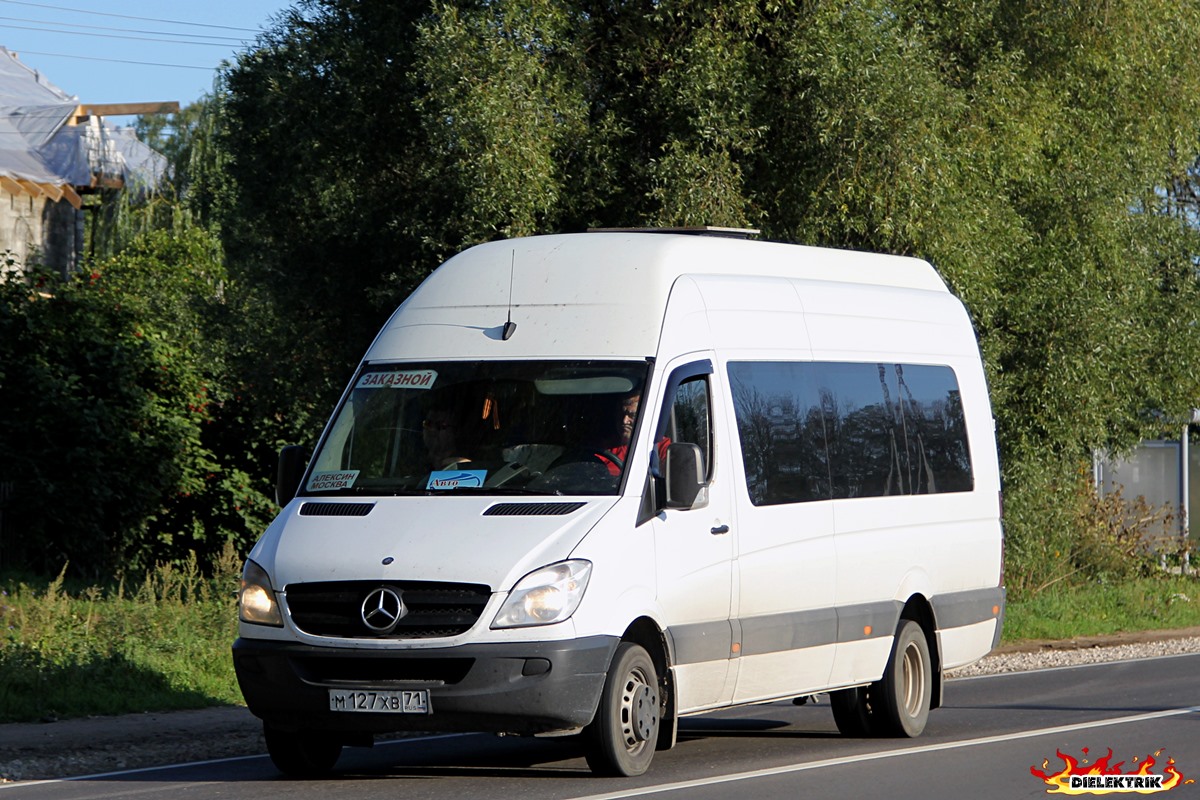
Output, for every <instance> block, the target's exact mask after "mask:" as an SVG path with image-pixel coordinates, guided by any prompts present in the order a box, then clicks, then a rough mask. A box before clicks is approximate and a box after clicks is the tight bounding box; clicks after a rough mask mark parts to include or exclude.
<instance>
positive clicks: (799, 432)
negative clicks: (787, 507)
mask: <svg viewBox="0 0 1200 800" xmlns="http://www.w3.org/2000/svg"><path fill="white" fill-rule="evenodd" d="M815 366H817V365H813V364H807V363H795V362H773V361H743V362H735V363H732V364H730V365H729V380H730V386H731V390H732V393H733V407H734V412H735V414H736V415H737V429H738V439H739V440H740V441H741V445H742V460H743V463H744V465H745V468H746V489H747V491H748V492H749V493H750V501H751V502H752V503H754V505H756V506H764V505H777V504H780V503H805V502H810V501H812V500H827V499H828V498H829V496H830V480H831V476H830V471H829V469H830V465H829V451H828V449H827V446H826V438H827V435H828V434H827V429H828V428H829V427H830V426H831V425H833V424H834V422H835V421H836V418H837V415H838V414H839V408H838V405H837V397H836V396H834V395H832V394H831V393H829V392H828V391H825V390H823V389H822V387H821V385H820V382H819V381H817V380H815V379H814V378H815V376H814V375H813V374H812V373H813V369H814V367H815Z"/></svg>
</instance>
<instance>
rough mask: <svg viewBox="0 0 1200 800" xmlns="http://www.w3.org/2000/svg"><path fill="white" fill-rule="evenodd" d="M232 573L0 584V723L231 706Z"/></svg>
mask: <svg viewBox="0 0 1200 800" xmlns="http://www.w3.org/2000/svg"><path fill="white" fill-rule="evenodd" d="M239 568H240V563H239V560H238V558H237V556H236V554H234V553H232V552H229V553H228V554H227V556H226V557H225V558H223V559H222V563H221V564H219V565H218V566H217V568H216V570H215V573H216V574H215V575H214V576H212V577H205V576H204V575H202V574H201V572H200V570H199V568H198V567H197V565H195V564H194V563H193V564H190V565H185V566H184V567H160V568H159V569H157V570H155V571H154V573H153V574H151V575H149V576H148V577H147V578H146V579H145V580H143V581H142V583H141V584H139V585H137V586H136V587H135V588H132V589H130V588H128V587H127V586H126V585H125V584H123V583H118V584H117V585H116V586H113V587H110V588H96V587H90V588H82V589H79V590H69V589H67V588H64V585H63V584H64V582H63V579H62V577H61V576H60V577H59V578H57V579H55V580H52V581H43V582H41V583H40V584H38V583H34V584H32V585H31V584H29V583H23V582H17V581H16V580H8V581H5V580H4V579H2V578H0V722H27V721H36V720H42V719H57V718H66V717H81V716H89V715H97V714H121V713H130V712H142V711H168V710H173V709H184V708H205V707H209V706H215V705H226V704H237V703H241V702H242V699H241V694H240V693H239V691H238V688H237V681H236V679H235V677H234V674H233V664H232V659H231V658H230V654H229V646H230V644H231V643H232V642H233V639H234V637H235V636H236V635H237V607H236V603H235V599H234V592H235V590H236V587H237V580H238V572H239ZM1193 626H1196V627H1200V580H1198V579H1197V578H1195V577H1180V576H1158V577H1152V578H1136V579H1130V580H1127V581H1124V582H1121V583H1100V582H1096V583H1088V584H1080V585H1072V586H1068V585H1065V584H1060V585H1056V586H1054V587H1051V588H1050V589H1047V590H1044V591H1042V592H1039V593H1036V594H1032V595H1027V596H1025V597H1022V598H1020V599H1015V600H1013V601H1012V602H1010V603H1009V605H1008V608H1007V609H1006V612H1005V628H1004V635H1003V641H1004V642H1005V643H1013V642H1018V641H1022V640H1027V639H1068V638H1072V637H1076V636H1095V635H1103V634H1110V633H1119V632H1131V631H1145V630H1155V629H1171V628H1187V627H1193Z"/></svg>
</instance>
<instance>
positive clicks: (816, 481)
mask: <svg viewBox="0 0 1200 800" xmlns="http://www.w3.org/2000/svg"><path fill="white" fill-rule="evenodd" d="M729 373H730V378H731V381H732V382H733V386H734V406H735V409H736V413H737V420H738V435H739V437H740V439H741V442H742V453H743V458H744V461H745V465H746V476H747V488H748V490H749V492H750V496H751V500H752V502H754V503H755V504H756V505H764V504H774V503H790V502H804V501H807V500H822V499H828V498H851V497H881V496H888V495H897V494H932V493H937V492H957V491H969V490H970V489H971V488H972V487H973V485H974V484H973V478H972V476H971V460H970V451H969V448H968V446H967V439H966V425H965V422H964V420H963V410H962V400H961V396H960V394H959V391H958V384H957V382H956V380H955V378H954V373H953V371H952V370H951V369H950V368H949V367H938V366H923V365H922V366H911V365H896V364H850V363H804V362H799V363H789V362H783V363H770V362H743V363H734V364H730V365H729Z"/></svg>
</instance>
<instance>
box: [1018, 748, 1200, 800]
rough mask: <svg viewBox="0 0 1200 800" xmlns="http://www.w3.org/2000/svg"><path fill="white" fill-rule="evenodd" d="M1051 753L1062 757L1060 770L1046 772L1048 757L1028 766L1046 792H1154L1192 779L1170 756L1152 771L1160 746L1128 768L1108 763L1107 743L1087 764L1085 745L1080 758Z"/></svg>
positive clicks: (1059, 752) (1109, 750)
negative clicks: (1045, 786) (1128, 769)
mask: <svg viewBox="0 0 1200 800" xmlns="http://www.w3.org/2000/svg"><path fill="white" fill-rule="evenodd" d="M1055 753H1057V755H1058V757H1059V758H1061V759H1062V761H1063V765H1064V766H1063V768H1062V769H1061V770H1060V771H1058V772H1056V773H1054V774H1049V773H1048V772H1046V770H1047V769H1048V768H1049V766H1050V761H1049V759H1047V760H1045V761H1043V762H1042V768H1041V769H1038V768H1037V767H1030V768H1029V772H1030V773H1031V774H1032V775H1033V776H1034V777H1035V778H1041V779H1042V780H1043V781H1045V782H1046V784H1047V785H1048V786H1049V787H1050V788H1049V789H1047V790H1046V794H1073V795H1080V794H1154V793H1155V792H1165V791H1167V790H1169V789H1174V788H1175V787H1176V786H1178V785H1179V784H1181V783H1195V781H1194V780H1190V779H1189V780H1184V777H1183V775H1181V774H1180V773H1179V771H1178V770H1177V769H1175V759H1173V758H1168V759H1167V763H1166V765H1165V766H1164V767H1163V769H1162V772H1158V773H1156V772H1154V767H1155V766H1156V765H1157V764H1158V758H1159V757H1160V756H1162V753H1163V751H1162V750H1159V751H1157V752H1156V753H1154V755H1148V756H1146V757H1145V758H1144V759H1142V760H1141V761H1140V762H1139V761H1138V759H1136V758H1135V759H1134V760H1133V764H1134V767H1135V768H1134V769H1133V770H1132V771H1130V772H1124V771H1122V767H1124V766H1125V762H1124V761H1118V762H1117V763H1116V764H1112V765H1111V766H1110V765H1109V762H1110V761H1111V760H1112V755H1113V751H1112V748H1111V747H1110V748H1108V753H1107V754H1106V755H1104V756H1103V757H1101V758H1098V759H1096V761H1095V762H1094V763H1091V764H1090V766H1089V762H1088V760H1087V758H1086V756H1087V754H1088V749H1087V748H1086V747H1085V748H1083V755H1084V756H1085V758H1083V759H1077V758H1073V757H1072V756H1069V755H1067V754H1065V753H1063V752H1062V751H1061V750H1056V751H1055Z"/></svg>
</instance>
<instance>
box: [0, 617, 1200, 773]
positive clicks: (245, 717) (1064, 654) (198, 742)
mask: <svg viewBox="0 0 1200 800" xmlns="http://www.w3.org/2000/svg"><path fill="white" fill-rule="evenodd" d="M1197 652H1200V628H1188V629H1183V630H1170V631H1148V632H1143V633H1123V634H1116V635H1113V636H1089V637H1080V638H1077V639H1068V640H1057V641H1030V642H1020V643H1017V644H1011V645H1004V646H1002V647H999V648H997V649H996V650H994V651H993V652H992V653H991V655H989V656H987V657H986V658H984V659H983V660H982V661H980V662H978V663H976V664H973V665H971V666H969V667H964V668H961V669H957V670H952V671H950V672H949V673H947V676H948V677H951V678H956V677H970V676H975V675H989V674H995V673H999V672H1019V671H1025V670H1032V669H1045V668H1049V667H1060V666H1073V665H1078V664H1089V663H1099V662H1103V661H1123V660H1126V659H1133V658H1150V657H1154V656H1163V655H1174V654H1180V653H1197ZM265 752H266V745H265V744H264V742H263V738H262V726H261V724H260V723H259V721H258V720H257V719H256V718H255V717H254V716H253V715H252V714H251V713H250V712H249V711H247V710H246V709H245V708H243V707H240V706H223V707H218V708H207V709H200V710H196V711H174V712H166V713H158V714H126V715H122V716H116V717H89V718H86V719H69V720H59V721H56V722H46V723H18V724H8V725H0V785H2V784H6V783H12V782H14V781H27V780H44V779H51V778H64V777H70V776H78V775H94V774H98V773H104V772H115V771H119V770H129V769H140V768H145V767H155V766H163V765H167V764H179V763H184V762H190V761H207V760H211V759H219V758H231V757H236V756H252V755H261V754H263V753H265Z"/></svg>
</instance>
